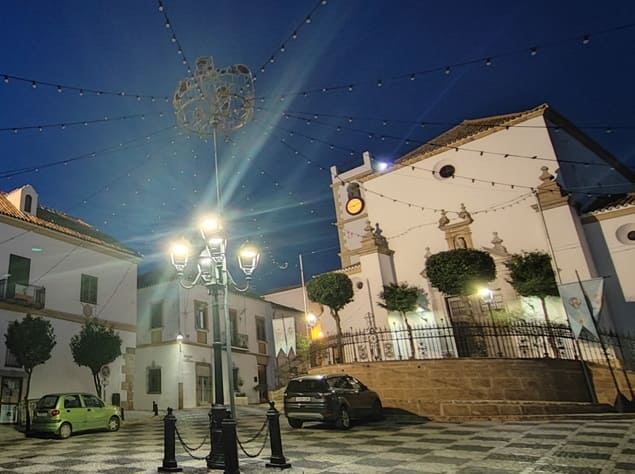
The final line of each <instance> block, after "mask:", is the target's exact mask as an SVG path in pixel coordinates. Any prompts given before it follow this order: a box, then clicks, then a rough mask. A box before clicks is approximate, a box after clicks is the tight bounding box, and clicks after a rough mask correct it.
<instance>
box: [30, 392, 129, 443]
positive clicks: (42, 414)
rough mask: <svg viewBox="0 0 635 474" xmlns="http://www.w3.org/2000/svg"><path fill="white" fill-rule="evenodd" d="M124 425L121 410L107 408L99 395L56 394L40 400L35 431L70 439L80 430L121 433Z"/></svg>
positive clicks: (34, 426) (36, 412)
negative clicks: (120, 430)
mask: <svg viewBox="0 0 635 474" xmlns="http://www.w3.org/2000/svg"><path fill="white" fill-rule="evenodd" d="M120 425H121V410H120V409H119V407H115V406H112V405H106V404H105V403H104V402H102V401H101V400H100V399H99V398H97V397H96V396H95V395H91V394H88V393H52V394H50V395H44V396H43V397H42V398H40V399H39V400H38V402H37V405H36V406H35V414H34V416H33V421H32V423H31V431H33V432H36V433H52V434H55V435H57V436H59V437H60V438H62V439H66V438H68V437H69V436H70V435H71V434H72V433H76V432H78V431H90V430H108V431H117V430H118V429H119V426H120Z"/></svg>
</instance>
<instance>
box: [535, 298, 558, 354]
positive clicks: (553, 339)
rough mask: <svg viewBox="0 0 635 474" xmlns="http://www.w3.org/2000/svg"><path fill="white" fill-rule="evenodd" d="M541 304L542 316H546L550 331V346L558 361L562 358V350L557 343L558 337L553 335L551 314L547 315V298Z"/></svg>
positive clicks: (541, 300)
mask: <svg viewBox="0 0 635 474" xmlns="http://www.w3.org/2000/svg"><path fill="white" fill-rule="evenodd" d="M540 304H541V305H542V314H544V315H545V322H546V323H547V331H549V345H550V346H551V349H553V352H554V353H555V355H556V359H559V358H560V350H559V349H558V343H557V341H556V337H555V336H554V335H553V330H552V328H551V321H550V320H549V313H547V302H546V301H545V298H544V297H542V298H540Z"/></svg>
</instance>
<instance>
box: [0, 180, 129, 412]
mask: <svg viewBox="0 0 635 474" xmlns="http://www.w3.org/2000/svg"><path fill="white" fill-rule="evenodd" d="M139 260H140V258H139V256H138V255H137V254H136V253H134V252H133V251H132V250H130V249H127V248H125V247H124V246H122V245H121V244H119V243H118V242H116V241H115V240H114V239H113V238H111V237H109V236H107V235H105V234H103V233H101V232H99V231H98V230H97V229H95V228H93V227H91V226H90V225H88V224H86V223H85V222H83V221H81V220H79V219H76V218H73V217H71V216H69V215H67V214H64V213H62V212H59V211H55V210H53V209H48V208H45V207H43V206H41V205H40V204H39V196H38V194H37V192H36V190H35V189H33V187H31V186H29V185H25V186H23V187H21V188H18V189H15V190H13V191H11V192H9V193H0V273H1V274H2V276H1V277H0V335H2V337H0V387H1V390H0V423H15V422H16V420H17V412H18V410H17V404H18V401H19V400H20V399H22V398H23V397H24V390H25V388H26V387H25V380H26V379H25V376H26V375H25V373H24V370H23V369H22V368H21V367H17V364H16V362H15V360H14V357H13V356H12V355H11V354H10V353H9V352H8V351H7V349H6V345H5V338H4V335H5V334H6V332H7V328H8V326H9V324H10V323H11V322H13V321H16V320H19V319H21V318H23V317H24V316H25V315H26V314H27V313H30V314H32V315H33V316H37V317H42V318H44V319H46V320H48V321H50V322H51V324H52V326H53V330H54V333H55V338H56V342H57V344H56V345H55V347H54V348H53V351H52V354H51V358H50V359H49V360H48V361H47V362H46V363H45V364H42V365H39V366H36V367H35V368H34V370H33V375H32V378H31V387H30V391H29V398H30V399H37V398H39V397H40V396H42V395H44V394H46V393H51V392H60V391H65V390H77V391H85V392H92V393H94V392H95V386H94V382H93V377H92V373H91V371H90V370H89V369H88V368H86V367H79V366H77V365H76V364H75V362H74V361H73V357H72V354H71V350H70V340H71V338H72V337H73V336H74V335H75V334H77V333H79V331H80V330H81V326H82V323H83V322H84V321H85V320H86V318H98V319H99V320H101V321H103V322H104V323H106V324H107V325H111V326H112V327H114V329H115V331H116V332H117V333H118V334H119V336H120V337H121V339H122V342H123V344H122V355H121V357H119V358H118V359H117V360H115V361H114V362H113V363H112V364H110V365H109V366H108V369H107V372H108V373H109V375H108V376H107V377H106V376H104V377H103V378H102V384H103V385H104V389H105V390H104V391H105V394H102V398H104V400H106V401H108V402H111V401H115V402H116V403H121V405H122V406H124V407H126V408H132V400H133V396H134V395H133V394H134V383H133V376H134V374H133V371H134V369H133V367H134V350H135V344H136V334H135V333H136V308H137V292H136V277H137V265H138V262H139ZM107 372H106V370H104V374H105V373H107ZM60 374H64V375H63V377H61V376H60Z"/></svg>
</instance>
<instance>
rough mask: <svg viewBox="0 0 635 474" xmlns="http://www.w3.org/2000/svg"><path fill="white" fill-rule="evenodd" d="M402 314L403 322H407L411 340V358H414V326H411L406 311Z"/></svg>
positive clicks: (409, 339)
mask: <svg viewBox="0 0 635 474" xmlns="http://www.w3.org/2000/svg"><path fill="white" fill-rule="evenodd" d="M401 316H402V317H403V322H404V323H405V324H406V330H407V331H408V341H409V342H410V359H414V358H415V341H414V339H413V337H412V327H411V326H410V323H409V322H408V316H406V313H401Z"/></svg>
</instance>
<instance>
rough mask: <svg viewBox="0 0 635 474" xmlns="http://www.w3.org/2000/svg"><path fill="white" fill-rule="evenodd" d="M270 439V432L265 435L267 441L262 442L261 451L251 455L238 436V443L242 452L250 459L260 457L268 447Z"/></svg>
mask: <svg viewBox="0 0 635 474" xmlns="http://www.w3.org/2000/svg"><path fill="white" fill-rule="evenodd" d="M261 431H262V430H261ZM268 439H269V431H267V432H266V433H265V439H264V440H263V441H262V446H261V447H260V449H259V450H258V452H257V453H256V454H249V453H248V452H247V451H246V450H245V447H244V446H243V444H242V443H241V442H240V439H239V438H238V435H236V441H238V446H240V450H241V451H242V452H243V453H245V456H247V457H248V458H257V457H258V456H260V454H261V453H262V452H263V450H264V449H265V446H266V445H267V440H268Z"/></svg>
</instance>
